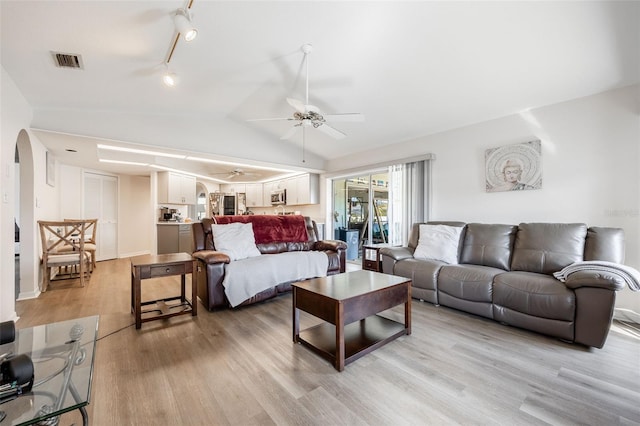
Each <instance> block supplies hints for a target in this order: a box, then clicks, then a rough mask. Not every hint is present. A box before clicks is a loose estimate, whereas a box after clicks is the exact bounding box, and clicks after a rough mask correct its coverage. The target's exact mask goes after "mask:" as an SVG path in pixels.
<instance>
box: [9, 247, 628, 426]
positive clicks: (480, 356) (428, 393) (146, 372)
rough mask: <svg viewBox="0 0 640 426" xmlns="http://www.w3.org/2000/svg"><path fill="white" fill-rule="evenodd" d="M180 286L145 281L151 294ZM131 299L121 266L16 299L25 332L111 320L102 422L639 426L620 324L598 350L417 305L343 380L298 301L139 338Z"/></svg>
mask: <svg viewBox="0 0 640 426" xmlns="http://www.w3.org/2000/svg"><path fill="white" fill-rule="evenodd" d="M178 287H179V278H178V277H169V278H164V279H157V280H155V281H150V280H147V281H145V282H143V299H150V298H152V297H153V298H155V297H158V296H160V295H164V294H166V295H167V296H169V295H172V294H175V292H176V291H177V290H178ZM129 291H130V281H129V261H128V259H121V260H114V261H107V262H100V263H99V264H98V267H97V268H96V269H95V271H94V273H93V276H92V277H91V280H90V282H89V283H88V284H87V286H86V287H85V288H80V287H79V285H78V283H77V281H75V282H74V281H72V280H68V281H59V282H54V283H53V284H52V285H51V287H50V290H49V291H47V292H46V293H44V294H42V295H41V296H40V297H39V298H38V299H37V300H27V301H21V302H18V303H17V310H18V314H19V315H20V317H21V319H20V321H19V322H18V324H17V326H18V328H22V327H28V326H31V325H37V324H43V323H47V322H53V321H61V320H66V319H71V318H76V317H82V316H88V315H95V314H99V315H100V327H99V328H100V336H101V337H100V340H99V342H98V344H97V352H96V362H95V374H94V380H93V390H92V402H91V404H90V405H89V407H88V412H89V416H90V420H91V424H92V425H98V426H100V425H273V424H278V425H290V424H293V425H418V424H465V425H468V424H483V425H484V424H504V425H524V424H532V425H543V424H558V425H565V424H589V425H631V424H640V340H638V335H637V334H636V336H635V337H634V336H633V335H631V333H626V332H625V330H624V329H623V328H621V327H620V325H619V324H614V330H612V331H611V332H610V334H609V338H608V341H607V343H606V345H605V347H604V348H603V349H587V348H585V347H582V346H578V345H571V344H567V343H564V342H561V341H558V340H555V339H553V338H548V337H545V336H541V335H538V334H535V333H531V332H527V331H523V330H519V329H516V328H512V327H508V326H504V325H500V324H498V323H496V322H493V321H489V320H485V319H482V318H479V317H475V316H472V315H467V314H464V313H461V312H458V311H455V310H451V309H448V308H444V307H436V306H433V305H431V304H429V303H420V302H418V301H416V300H414V303H413V318H412V319H413V324H412V325H413V334H412V335H411V336H404V337H401V338H399V339H398V340H395V341H394V342H392V343H390V344H388V345H386V346H384V347H383V348H381V349H379V350H377V351H374V352H373V353H371V354H369V355H366V356H365V357H363V358H361V359H359V360H357V361H356V362H354V363H352V364H349V365H348V366H347V367H346V368H345V371H344V372H342V373H339V372H337V371H336V370H335V369H334V368H333V367H332V366H331V365H330V364H329V363H328V362H326V361H324V360H323V359H321V358H319V357H317V356H316V355H314V354H313V353H311V352H310V351H309V350H307V349H305V348H304V347H302V346H300V345H295V344H293V342H292V340H291V295H290V294H289V295H285V296H282V297H279V298H277V299H274V300H271V301H268V302H265V303H262V304H258V305H254V306H250V307H247V308H243V309H237V310H223V311H218V312H207V311H206V310H205V309H204V308H202V305H200V309H199V313H198V316H197V317H195V318H192V317H191V316H182V317H175V318H172V319H169V320H163V321H155V322H150V323H144V324H143V325H142V329H141V330H135V328H134V327H133V322H134V320H133V315H132V314H131V313H130V312H129V300H130V293H129ZM385 315H387V316H390V317H393V318H395V319H397V320H399V321H401V320H402V309H401V308H398V309H393V310H390V311H387V312H385ZM301 319H302V326H303V328H305V327H307V326H309V325H312V324H315V323H317V320H315V319H314V318H313V317H310V316H308V315H305V314H304V313H303V314H302V315H301ZM60 424H61V425H70V424H81V418H80V416H79V414H77V412H74V413H68V414H65V415H64V416H63V417H62V420H61V422H60Z"/></svg>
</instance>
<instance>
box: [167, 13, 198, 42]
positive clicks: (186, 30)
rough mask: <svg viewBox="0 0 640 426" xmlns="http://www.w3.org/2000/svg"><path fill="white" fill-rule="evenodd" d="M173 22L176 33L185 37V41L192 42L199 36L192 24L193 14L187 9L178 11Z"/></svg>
mask: <svg viewBox="0 0 640 426" xmlns="http://www.w3.org/2000/svg"><path fill="white" fill-rule="evenodd" d="M173 22H174V24H175V25H176V31H178V32H179V33H180V34H182V36H183V37H184V40H185V41H192V40H193V39H195V38H196V37H197V36H198V30H197V29H196V27H194V26H193V24H192V23H191V14H190V13H189V10H187V9H178V10H177V11H176V14H175V16H174V17H173Z"/></svg>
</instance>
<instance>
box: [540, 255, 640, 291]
mask: <svg viewBox="0 0 640 426" xmlns="http://www.w3.org/2000/svg"><path fill="white" fill-rule="evenodd" d="M579 271H593V272H601V273H607V274H611V275H614V276H617V277H619V278H620V279H622V280H623V281H624V282H625V283H626V284H627V286H628V287H629V289H631V290H632V291H640V272H638V271H637V270H635V269H634V268H632V267H630V266H626V265H621V264H619V263H613V262H606V261H602V260H587V261H584V262H576V263H573V264H571V265H569V266H566V267H564V268H563V269H562V270H561V271H558V272H554V273H553V276H554V277H556V278H557V279H558V280H560V281H562V282H565V281H566V280H567V278H569V275H571V274H573V273H574V272H579Z"/></svg>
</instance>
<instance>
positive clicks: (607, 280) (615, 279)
mask: <svg viewBox="0 0 640 426" xmlns="http://www.w3.org/2000/svg"><path fill="white" fill-rule="evenodd" d="M565 285H566V286H567V287H568V288H571V289H574V290H575V289H576V288H580V287H596V288H603V289H607V290H612V291H617V290H622V289H624V288H625V287H626V285H627V284H626V283H625V282H624V280H623V279H622V278H620V277H619V276H617V275H614V274H608V273H606V272H601V271H577V272H574V273H572V274H570V275H569V276H568V277H567V280H566V281H565Z"/></svg>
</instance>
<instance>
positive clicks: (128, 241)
mask: <svg viewBox="0 0 640 426" xmlns="http://www.w3.org/2000/svg"><path fill="white" fill-rule="evenodd" d="M119 181H120V185H119V188H118V192H119V196H118V208H119V214H118V256H119V257H130V256H138V255H141V254H149V253H150V252H151V248H152V240H153V236H152V235H151V234H152V231H153V230H154V228H155V216H154V215H155V213H151V211H152V209H151V207H150V206H151V179H150V178H149V176H128V175H120V179H119Z"/></svg>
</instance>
